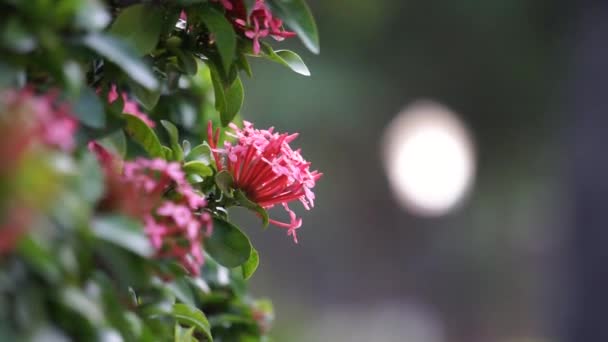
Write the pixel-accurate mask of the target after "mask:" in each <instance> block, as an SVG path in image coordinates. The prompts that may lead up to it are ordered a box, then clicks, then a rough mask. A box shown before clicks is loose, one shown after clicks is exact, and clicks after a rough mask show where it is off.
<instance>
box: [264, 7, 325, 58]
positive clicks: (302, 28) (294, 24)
mask: <svg viewBox="0 0 608 342" xmlns="http://www.w3.org/2000/svg"><path fill="white" fill-rule="evenodd" d="M270 4H271V5H272V7H273V10H274V12H275V13H276V15H277V17H279V18H281V19H283V21H284V22H285V24H287V26H289V27H290V28H291V29H292V30H294V31H295V32H296V33H297V34H298V37H300V39H301V40H302V42H303V43H304V45H305V46H306V47H307V48H308V49H309V50H310V51H311V52H312V53H315V54H318V53H319V52H320V47H319V32H318V29H317V24H316V23H315V18H314V17H313V16H312V12H311V11H310V8H309V7H308V4H307V3H306V1H304V0H271V1H270Z"/></svg>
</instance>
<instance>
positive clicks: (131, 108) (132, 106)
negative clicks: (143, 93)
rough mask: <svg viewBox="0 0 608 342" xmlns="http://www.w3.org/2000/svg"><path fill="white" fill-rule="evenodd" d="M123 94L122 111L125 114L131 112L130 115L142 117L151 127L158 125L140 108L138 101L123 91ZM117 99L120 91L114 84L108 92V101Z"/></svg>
mask: <svg viewBox="0 0 608 342" xmlns="http://www.w3.org/2000/svg"><path fill="white" fill-rule="evenodd" d="M121 96H122V100H123V102H124V105H123V107H122V112H123V113H124V114H130V115H133V116H136V117H138V118H140V119H141V121H143V122H144V123H145V124H146V125H148V126H149V127H154V126H156V123H155V122H154V121H152V120H151V119H150V118H149V117H148V115H146V114H145V113H144V112H142V111H141V110H140V109H139V105H138V104H137V102H135V101H134V100H131V99H129V97H128V96H127V94H126V93H125V92H122V93H121ZM117 99H118V91H117V90H116V85H115V84H112V86H111V87H110V91H109V92H108V103H114V101H116V100H117Z"/></svg>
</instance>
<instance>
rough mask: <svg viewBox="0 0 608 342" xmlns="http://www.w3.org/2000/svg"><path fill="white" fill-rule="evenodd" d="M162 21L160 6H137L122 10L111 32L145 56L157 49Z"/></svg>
mask: <svg viewBox="0 0 608 342" xmlns="http://www.w3.org/2000/svg"><path fill="white" fill-rule="evenodd" d="M162 20H163V18H162V12H161V10H160V8H159V7H158V6H154V5H145V4H137V5H133V6H129V7H127V8H124V9H123V10H121V11H120V12H119V13H118V17H116V20H114V22H113V23H112V26H111V27H110V30H109V32H110V33H111V34H112V35H114V36H117V37H120V38H121V39H123V40H124V41H125V42H127V43H128V44H130V45H131V46H133V47H134V48H135V50H136V51H137V53H138V54H139V55H140V56H143V55H146V54H148V53H150V52H152V51H153V50H154V49H155V48H156V44H157V43H158V38H159V36H160V31H161V26H162Z"/></svg>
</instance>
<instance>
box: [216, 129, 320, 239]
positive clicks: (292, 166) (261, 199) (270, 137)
mask: <svg viewBox="0 0 608 342" xmlns="http://www.w3.org/2000/svg"><path fill="white" fill-rule="evenodd" d="M230 128H231V129H232V130H233V132H232V133H226V134H228V135H231V136H233V137H234V138H235V139H236V141H235V144H231V143H230V142H224V147H223V148H218V146H217V145H218V142H219V129H216V130H215V132H213V126H212V123H211V122H209V125H208V127H207V131H208V132H207V134H208V139H209V145H210V146H211V148H212V151H213V157H214V159H215V163H216V165H217V169H218V171H222V170H227V171H228V172H230V174H231V175H232V176H233V178H234V183H235V186H236V188H238V189H240V190H242V191H243V192H245V194H246V195H247V198H249V199H250V200H251V201H254V202H256V203H258V204H259V205H260V206H261V207H263V208H266V209H268V208H271V207H273V206H274V205H276V204H281V205H282V206H283V208H284V209H285V211H287V213H288V215H289V218H290V221H289V222H280V221H277V220H270V222H271V223H272V224H274V225H276V226H278V227H282V228H286V229H287V233H288V235H291V236H293V238H294V241H295V242H296V243H297V242H298V240H297V236H296V229H298V228H300V227H301V225H302V219H300V218H298V217H297V216H296V214H295V213H294V212H293V210H291V209H290V208H289V206H288V203H289V202H291V201H295V200H299V201H300V202H301V203H302V204H303V205H304V208H305V209H306V210H309V209H310V208H312V207H313V206H314V199H315V195H314V193H313V192H312V188H314V186H315V183H316V182H317V180H319V178H320V177H321V176H322V174H321V173H319V172H318V171H310V163H309V162H307V161H306V160H304V158H303V157H302V155H301V154H300V150H299V149H298V150H293V149H292V148H291V146H289V143H291V142H292V141H293V140H294V139H296V137H297V136H298V134H291V135H289V134H287V133H283V134H279V133H275V132H274V129H273V128H270V129H268V130H259V129H255V128H254V127H253V125H252V124H251V123H250V122H247V121H245V122H244V128H242V129H241V128H239V127H237V126H236V125H235V124H230Z"/></svg>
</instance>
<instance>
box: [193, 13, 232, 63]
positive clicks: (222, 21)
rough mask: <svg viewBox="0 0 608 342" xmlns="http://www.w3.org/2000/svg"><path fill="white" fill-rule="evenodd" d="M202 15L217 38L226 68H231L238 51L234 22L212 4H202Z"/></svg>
mask: <svg viewBox="0 0 608 342" xmlns="http://www.w3.org/2000/svg"><path fill="white" fill-rule="evenodd" d="M200 15H201V18H202V20H203V23H204V24H205V26H206V27H207V29H208V30H209V32H211V33H212V34H213V37H214V38H215V44H216V45H217V49H218V52H219V54H220V57H221V59H222V65H223V66H224V70H226V71H228V70H230V66H231V65H232V61H233V59H234V57H235V53H236V34H235V32H234V28H233V27H232V24H231V23H230V22H229V21H228V20H227V19H226V17H225V16H224V13H222V12H220V11H218V10H217V9H215V8H214V7H213V6H211V5H204V6H202V8H201V10H200Z"/></svg>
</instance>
